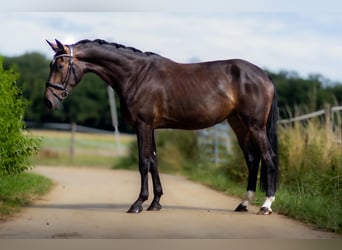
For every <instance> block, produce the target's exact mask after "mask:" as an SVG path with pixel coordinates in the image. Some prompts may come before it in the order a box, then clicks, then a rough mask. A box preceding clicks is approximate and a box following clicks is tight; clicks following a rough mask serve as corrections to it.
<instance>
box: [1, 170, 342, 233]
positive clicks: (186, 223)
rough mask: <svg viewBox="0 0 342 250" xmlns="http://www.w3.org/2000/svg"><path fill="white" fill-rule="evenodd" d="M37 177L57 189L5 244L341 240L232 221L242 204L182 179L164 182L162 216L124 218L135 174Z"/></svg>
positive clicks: (258, 221) (257, 221)
mask: <svg viewBox="0 0 342 250" xmlns="http://www.w3.org/2000/svg"><path fill="white" fill-rule="evenodd" d="M34 171H35V172H37V173H40V174H42V175H45V176H47V177H49V178H51V179H53V180H54V181H55V183H56V185H55V187H54V188H53V190H52V191H51V192H50V193H49V194H48V195H46V196H45V197H43V198H42V199H40V200H38V201H36V202H34V204H32V205H30V206H29V207H27V208H24V209H23V211H22V212H21V213H20V214H18V215H17V216H15V217H14V218H11V219H10V220H9V221H7V222H5V223H1V224H0V238H2V239H4V238H24V239H32V238H33V239H37V238H57V239H58V238H63V239H65V238H76V239H77V238H87V239H94V238H101V239H115V238H215V239H218V238H277V239H279V238H287V239H288V238H339V237H341V236H340V235H336V234H333V233H327V232H320V231H317V230H313V229H312V228H310V227H308V226H306V225H303V224H301V223H299V222H296V221H293V220H291V219H289V218H286V217H284V216H281V215H277V214H275V213H274V214H272V215H271V216H257V215H256V214H255V213H256V212H257V210H258V208H257V207H251V208H250V211H249V212H247V213H242V214H240V213H235V212H233V209H234V208H235V206H236V205H237V204H238V203H239V201H240V200H239V199H236V198H231V197H228V196H226V195H224V194H222V193H219V192H216V191H213V190H211V189H209V188H207V187H205V186H203V185H200V184H197V183H193V182H190V181H188V180H186V179H185V178H184V177H179V176H171V175H161V180H162V183H163V187H164V196H163V197H162V200H161V204H162V206H163V209H162V210H161V211H158V212H149V211H143V212H142V213H141V214H127V213H126V210H127V209H128V208H129V206H130V205H131V202H133V201H134V200H135V199H136V198H137V195H138V190H139V174H138V172H137V171H136V172H130V171H121V170H116V171H113V170H108V169H90V168H70V167H68V168H64V167H37V168H35V170H34ZM151 193H152V192H151ZM151 196H152V195H151ZM151 198H152V197H151ZM149 202H150V201H149ZM149 202H146V204H145V205H146V206H148V204H149Z"/></svg>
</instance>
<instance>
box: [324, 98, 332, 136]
mask: <svg viewBox="0 0 342 250" xmlns="http://www.w3.org/2000/svg"><path fill="white" fill-rule="evenodd" d="M324 111H325V114H324V117H325V134H326V139H327V140H330V139H331V134H332V121H331V119H332V114H331V107H330V105H329V104H326V105H325V107H324Z"/></svg>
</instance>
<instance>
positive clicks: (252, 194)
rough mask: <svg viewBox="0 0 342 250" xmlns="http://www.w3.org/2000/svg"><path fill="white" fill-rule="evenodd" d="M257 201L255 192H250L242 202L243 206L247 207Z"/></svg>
mask: <svg viewBox="0 0 342 250" xmlns="http://www.w3.org/2000/svg"><path fill="white" fill-rule="evenodd" d="M254 199H255V192H254V191H250V190H248V191H247V193H246V196H245V198H244V199H243V200H242V202H241V205H243V206H245V207H247V206H248V204H249V203H252V202H253V201H254Z"/></svg>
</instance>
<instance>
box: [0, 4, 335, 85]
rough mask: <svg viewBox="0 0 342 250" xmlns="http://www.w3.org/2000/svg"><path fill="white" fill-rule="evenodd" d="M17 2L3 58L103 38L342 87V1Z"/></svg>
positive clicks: (6, 23)
mask: <svg viewBox="0 0 342 250" xmlns="http://www.w3.org/2000/svg"><path fill="white" fill-rule="evenodd" d="M18 1H19V0H12V1H11V2H10V3H9V4H8V3H7V6H0V7H1V11H0V29H1V36H0V54H2V55H5V56H16V55H21V54H23V53H25V52H32V51H37V52H41V53H43V54H44V55H46V56H47V57H52V56H53V52H52V51H51V49H50V47H49V46H48V45H47V44H46V42H45V39H48V40H50V41H53V40H54V39H55V38H56V39H58V40H60V41H61V42H63V43H65V44H71V43H74V42H77V41H78V40H82V39H96V38H100V39H105V40H108V41H112V42H117V43H121V44H124V45H127V46H132V47H135V48H137V49H140V50H143V51H152V52H155V53H158V54H160V55H162V56H165V57H168V58H170V59H172V60H174V61H177V62H182V63H186V62H190V61H209V60H222V59H230V58H242V59H246V60H248V61H251V62H252V63H254V64H257V65H259V66H260V67H262V68H265V69H268V70H272V71H275V72H279V71H281V70H286V71H296V72H297V73H299V75H300V76H302V77H308V76H309V75H310V74H321V75H323V76H324V77H326V78H328V79H330V80H331V81H336V82H342V4H340V2H341V1H340V2H339V1H337V0H336V1H335V0H332V1H328V2H329V4H322V1H315V0H312V1H309V3H310V5H308V2H307V3H306V4H305V1H298V0H297V1H294V0H288V1H270V0H258V1H248V3H247V1H246V0H241V1H235V2H234V3H235V4H233V5H230V4H229V2H232V1H228V0H211V1H193V0H190V1H184V0H174V1H171V2H172V3H173V5H172V6H171V5H170V4H169V3H170V1H164V0H159V1H156V0H145V1H137V0H136V2H135V3H137V4H134V1H133V0H126V1H112V2H111V3H112V4H110V5H106V4H104V3H103V2H104V1H103V0H97V1H87V0H83V5H80V4H79V1H81V0H73V1H70V0H68V1H66V0H59V1H56V2H55V4H51V2H49V1H41V0H35V1H33V2H34V3H32V2H31V4H28V3H29V1H22V0H20V2H21V3H20V4H19V5H18V3H16V2H18ZM81 2H82V1H81ZM122 2H124V3H122ZM237 2H238V3H239V4H236V3H237ZM278 2H283V3H278ZM47 3H49V4H47ZM323 3H324V2H323ZM15 4H17V5H15ZM80 6H81V7H80ZM308 6H310V7H309V8H308Z"/></svg>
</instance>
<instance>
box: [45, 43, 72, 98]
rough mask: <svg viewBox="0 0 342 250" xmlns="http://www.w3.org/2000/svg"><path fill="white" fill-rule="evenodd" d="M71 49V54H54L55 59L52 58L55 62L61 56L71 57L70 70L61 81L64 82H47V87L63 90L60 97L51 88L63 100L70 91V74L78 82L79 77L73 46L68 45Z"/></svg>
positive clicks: (57, 96)
mask: <svg viewBox="0 0 342 250" xmlns="http://www.w3.org/2000/svg"><path fill="white" fill-rule="evenodd" d="M68 47H69V49H70V55H68V54H61V55H58V56H54V57H53V60H52V64H54V63H55V61H56V59H58V58H61V57H69V58H70V61H69V66H68V71H67V74H66V75H65V77H64V79H63V81H62V82H61V83H62V84H58V83H53V82H46V87H47V88H48V87H51V88H53V89H57V90H62V91H63V92H62V97H60V96H59V95H57V94H56V93H55V92H54V91H53V90H52V89H50V91H51V92H52V94H53V95H54V96H55V97H56V98H57V99H58V100H59V101H62V100H63V99H64V98H65V97H66V96H67V95H68V94H69V93H68V90H67V87H68V85H69V80H70V76H71V74H73V75H74V79H75V81H76V83H77V82H78V77H77V74H76V71H75V65H74V61H73V58H74V52H73V47H72V46H68Z"/></svg>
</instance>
